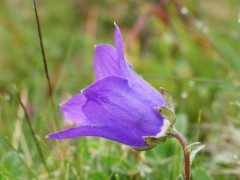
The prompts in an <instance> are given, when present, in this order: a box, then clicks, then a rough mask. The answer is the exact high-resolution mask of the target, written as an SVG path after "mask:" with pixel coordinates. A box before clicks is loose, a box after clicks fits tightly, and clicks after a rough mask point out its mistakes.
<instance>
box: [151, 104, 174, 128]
mask: <svg viewBox="0 0 240 180" xmlns="http://www.w3.org/2000/svg"><path fill="white" fill-rule="evenodd" d="M155 109H156V111H157V112H158V113H159V114H160V115H161V116H162V117H163V118H165V119H168V120H169V121H170V122H171V124H174V123H175V122H176V117H175V114H174V112H173V111H171V110H170V109H168V108H166V107H156V108H155Z"/></svg>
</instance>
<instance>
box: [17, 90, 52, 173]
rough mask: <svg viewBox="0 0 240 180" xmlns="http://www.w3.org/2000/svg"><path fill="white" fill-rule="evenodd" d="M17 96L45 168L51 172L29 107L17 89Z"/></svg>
mask: <svg viewBox="0 0 240 180" xmlns="http://www.w3.org/2000/svg"><path fill="white" fill-rule="evenodd" d="M17 97H18V101H19V103H20V105H21V107H22V108H23V111H24V114H25V117H26V120H27V124H28V127H29V129H30V132H31V135H32V137H33V140H34V142H35V144H36V147H37V150H38V153H39V156H40V158H41V161H42V163H43V165H44V167H45V169H46V170H47V172H49V170H48V167H47V163H46V161H45V158H44V156H43V152H42V149H41V147H40V145H39V143H38V140H37V138H36V136H35V132H34V130H33V127H32V124H31V122H30V118H29V116H28V112H27V109H26V108H25V106H24V104H23V102H22V100H21V97H20V95H19V93H18V91H17Z"/></svg>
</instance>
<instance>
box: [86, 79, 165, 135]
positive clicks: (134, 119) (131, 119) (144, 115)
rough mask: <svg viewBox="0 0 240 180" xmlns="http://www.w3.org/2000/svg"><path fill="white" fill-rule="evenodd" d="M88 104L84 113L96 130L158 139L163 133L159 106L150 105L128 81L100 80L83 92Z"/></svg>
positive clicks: (142, 93)
mask: <svg viewBox="0 0 240 180" xmlns="http://www.w3.org/2000/svg"><path fill="white" fill-rule="evenodd" d="M83 94H84V95H85V96H86V97H87V101H86V103H85V105H84V106H83V112H84V114H85V115H86V116H87V118H88V119H89V120H90V121H91V122H93V123H94V124H96V125H97V126H108V127H111V128H116V129H117V130H118V131H123V130H124V131H123V132H124V133H125V134H129V133H130V134H131V136H132V134H134V136H135V138H136V139H137V138H138V140H139V139H142V136H155V135H156V134H157V133H159V132H160V129H161V126H162V124H163V119H162V117H160V116H159V115H158V114H157V112H156V111H155V109H154V107H155V106H156V104H152V103H151V102H149V101H148V99H147V98H148V97H146V96H145V94H144V92H141V93H139V92H136V91H135V89H131V88H130V87H129V85H128V81H127V80H126V79H123V78H121V77H117V76H115V77H114V76H108V77H105V78H103V79H101V80H98V81H97V82H95V83H94V84H92V85H91V86H89V87H88V88H87V89H85V90H84V91H83Z"/></svg>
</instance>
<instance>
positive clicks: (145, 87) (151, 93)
mask: <svg viewBox="0 0 240 180" xmlns="http://www.w3.org/2000/svg"><path fill="white" fill-rule="evenodd" d="M115 44H116V49H117V54H118V61H119V63H120V67H121V69H122V73H123V75H122V76H123V77H125V78H126V79H128V80H129V85H130V86H131V87H132V88H135V90H136V91H138V92H141V91H142V92H144V93H145V96H147V97H148V99H149V101H151V102H152V103H154V102H158V103H159V104H158V106H167V104H166V102H165V100H164V99H163V97H162V96H161V94H160V93H159V92H158V91H157V90H156V89H154V88H153V87H152V86H151V85H149V84H148V83H147V82H146V81H144V80H143V79H142V78H141V77H139V76H138V75H137V74H136V73H135V72H134V71H133V70H132V69H131V68H128V67H127V66H126V60H125V58H124V49H123V42H122V35H121V31H120V29H119V28H118V26H117V25H116V24H115Z"/></svg>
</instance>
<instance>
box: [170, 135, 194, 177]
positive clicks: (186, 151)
mask: <svg viewBox="0 0 240 180" xmlns="http://www.w3.org/2000/svg"><path fill="white" fill-rule="evenodd" d="M173 137H174V138H176V139H177V140H178V141H179V142H180V144H181V146H182V149H183V153H184V161H185V180H190V171H191V168H190V150H189V149H188V147H187V142H186V140H185V139H184V138H183V136H182V135H181V134H180V133H179V132H178V131H177V130H174V133H173Z"/></svg>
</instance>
